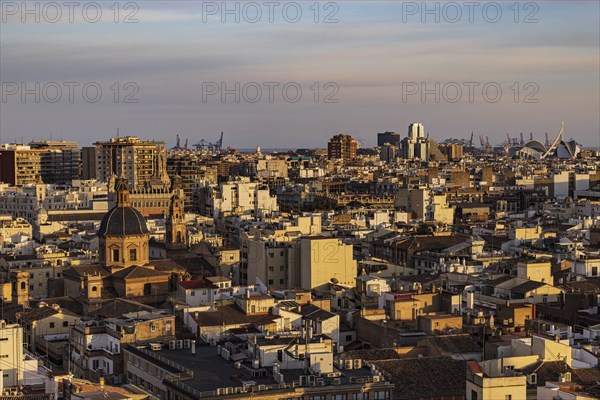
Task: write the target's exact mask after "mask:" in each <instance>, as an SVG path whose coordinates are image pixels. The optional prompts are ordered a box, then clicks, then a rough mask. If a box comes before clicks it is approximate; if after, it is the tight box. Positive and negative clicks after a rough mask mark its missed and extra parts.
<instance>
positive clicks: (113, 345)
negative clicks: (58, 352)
mask: <svg viewBox="0 0 600 400" xmlns="http://www.w3.org/2000/svg"><path fill="white" fill-rule="evenodd" d="M174 339H175V317H174V316H173V315H164V314H160V313H154V312H148V311H141V312H135V313H130V314H127V315H124V316H123V318H111V319H107V320H90V321H79V322H77V323H76V324H75V325H74V326H73V328H72V329H71V337H70V345H69V351H68V352H67V353H66V354H65V359H66V360H68V361H70V363H71V367H72V372H73V374H74V375H75V377H77V378H84V379H90V380H93V381H96V380H98V379H99V377H106V378H107V379H108V380H109V381H111V382H112V383H114V384H118V383H124V382H125V379H124V373H125V368H124V364H123V361H124V358H123V351H122V350H123V348H124V347H126V346H127V345H128V344H136V345H140V344H146V343H150V342H155V341H156V342H158V341H160V342H169V341H171V340H174Z"/></svg>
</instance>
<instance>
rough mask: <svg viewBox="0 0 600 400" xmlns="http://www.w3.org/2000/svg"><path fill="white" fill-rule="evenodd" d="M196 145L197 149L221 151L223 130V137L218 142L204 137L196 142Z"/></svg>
mask: <svg viewBox="0 0 600 400" xmlns="http://www.w3.org/2000/svg"><path fill="white" fill-rule="evenodd" d="M194 147H195V148H196V150H208V151H215V152H220V151H221V150H222V148H223V132H221V137H220V138H219V140H217V141H216V142H210V141H208V140H206V139H202V140H200V141H199V142H198V143H196V144H195V145H194Z"/></svg>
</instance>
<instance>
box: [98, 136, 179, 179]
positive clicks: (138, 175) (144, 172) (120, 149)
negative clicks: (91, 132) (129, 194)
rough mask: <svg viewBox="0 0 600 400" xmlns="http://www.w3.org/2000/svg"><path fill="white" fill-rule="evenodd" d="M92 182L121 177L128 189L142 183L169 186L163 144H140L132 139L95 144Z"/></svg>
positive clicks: (136, 138) (132, 137)
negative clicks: (93, 180) (156, 183)
mask: <svg viewBox="0 0 600 400" xmlns="http://www.w3.org/2000/svg"><path fill="white" fill-rule="evenodd" d="M94 146H96V179H99V180H102V181H108V180H109V179H110V178H111V177H113V176H119V177H124V178H125V179H127V180H128V181H129V184H130V185H131V187H132V188H137V187H141V186H143V185H144V184H145V183H146V182H150V181H160V182H162V183H164V184H165V185H168V184H169V177H168V175H167V149H166V148H165V142H160V141H149V140H141V139H140V138H138V137H135V136H125V137H121V138H112V139H110V140H109V141H108V142H96V143H94Z"/></svg>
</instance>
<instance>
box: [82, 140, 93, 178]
mask: <svg viewBox="0 0 600 400" xmlns="http://www.w3.org/2000/svg"><path fill="white" fill-rule="evenodd" d="M81 179H96V148H95V147H82V148H81Z"/></svg>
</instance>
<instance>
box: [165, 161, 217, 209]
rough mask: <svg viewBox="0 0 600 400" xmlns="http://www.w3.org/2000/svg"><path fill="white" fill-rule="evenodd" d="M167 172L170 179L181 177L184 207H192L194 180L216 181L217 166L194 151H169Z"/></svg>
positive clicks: (214, 182)
mask: <svg viewBox="0 0 600 400" xmlns="http://www.w3.org/2000/svg"><path fill="white" fill-rule="evenodd" d="M167 174H168V175H169V178H170V179H173V178H175V176H179V177H181V180H182V182H183V191H184V193H185V208H186V210H189V209H190V208H192V205H193V202H192V199H193V192H194V186H195V185H196V182H199V181H203V182H207V183H210V184H216V183H217V167H215V166H211V165H210V163H208V162H207V161H204V160H202V158H201V156H200V155H198V154H197V153H195V152H192V151H187V152H181V151H179V152H176V151H171V152H169V155H168V158H167Z"/></svg>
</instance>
